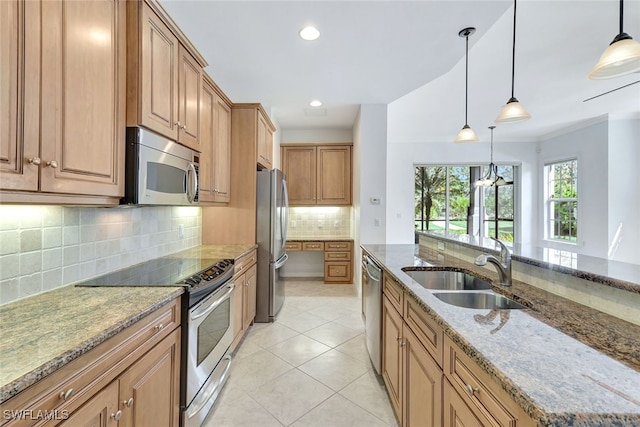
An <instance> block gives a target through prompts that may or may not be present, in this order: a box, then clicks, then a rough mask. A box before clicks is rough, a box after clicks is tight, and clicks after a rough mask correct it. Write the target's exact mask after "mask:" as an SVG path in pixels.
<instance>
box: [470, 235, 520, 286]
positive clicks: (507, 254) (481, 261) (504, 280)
mask: <svg viewBox="0 0 640 427" xmlns="http://www.w3.org/2000/svg"><path fill="white" fill-rule="evenodd" d="M491 239H492V240H495V241H496V242H497V243H498V245H500V259H498V258H496V257H495V256H493V255H489V254H482V255H480V256H479V257H478V258H476V262H475V264H476V265H478V266H485V265H487V262H490V263H491V264H494V265H495V266H496V268H497V270H498V276H499V280H500V284H501V285H502V286H511V251H509V248H507V247H506V246H505V244H504V243H502V242H501V241H500V240H497V239H494V238H493V237H492V238H491Z"/></svg>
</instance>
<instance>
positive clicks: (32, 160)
mask: <svg viewBox="0 0 640 427" xmlns="http://www.w3.org/2000/svg"><path fill="white" fill-rule="evenodd" d="M41 162H42V160H41V159H40V157H32V158H30V159H29V163H31V164H32V165H36V166H38V165H39V164H40V163H41Z"/></svg>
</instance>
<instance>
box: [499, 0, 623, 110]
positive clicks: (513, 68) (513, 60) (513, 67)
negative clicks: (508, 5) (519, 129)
mask: <svg viewBox="0 0 640 427" xmlns="http://www.w3.org/2000/svg"><path fill="white" fill-rule="evenodd" d="M620 1H622V0H620ZM516 2H517V0H513V44H512V51H511V99H513V94H514V85H515V75H516Z"/></svg>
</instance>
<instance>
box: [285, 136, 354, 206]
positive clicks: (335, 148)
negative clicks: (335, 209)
mask: <svg viewBox="0 0 640 427" xmlns="http://www.w3.org/2000/svg"><path fill="white" fill-rule="evenodd" d="M281 158H282V170H283V171H284V173H285V174H286V176H287V186H288V189H289V205H290V206H310V205H329V206H341V205H351V193H352V182H351V181H352V176H351V145H311V144H297V145H289V144H287V145H282V146H281Z"/></svg>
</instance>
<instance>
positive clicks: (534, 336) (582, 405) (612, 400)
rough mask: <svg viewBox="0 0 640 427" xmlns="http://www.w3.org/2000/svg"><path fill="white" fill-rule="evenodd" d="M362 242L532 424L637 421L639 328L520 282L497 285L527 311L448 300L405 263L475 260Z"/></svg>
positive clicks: (459, 263) (449, 264)
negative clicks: (410, 272)
mask: <svg viewBox="0 0 640 427" xmlns="http://www.w3.org/2000/svg"><path fill="white" fill-rule="evenodd" d="M363 248H364V249H365V250H366V251H367V252H368V253H369V254H370V255H372V256H373V258H374V259H375V260H377V261H378V262H379V263H380V264H381V265H382V266H383V267H384V268H385V269H386V270H387V271H388V272H389V273H391V274H392V275H393V276H394V277H395V278H396V279H397V280H398V281H399V282H400V283H402V284H403V285H404V287H405V289H406V290H407V291H408V293H409V294H411V295H412V296H413V297H414V298H415V299H416V300H417V301H418V302H419V303H420V304H421V305H422V307H423V308H424V309H425V310H426V311H427V313H428V314H429V315H431V316H432V317H433V319H434V320H435V321H436V322H437V323H438V324H439V325H440V326H441V327H442V328H443V330H444V333H445V334H447V335H448V336H449V337H451V339H452V340H453V341H454V342H455V343H456V344H458V345H459V346H460V347H461V348H462V349H463V351H464V352H465V353H466V354H467V355H469V356H470V357H471V358H472V359H473V360H474V361H475V362H477V363H478V365H479V366H480V367H481V368H482V369H483V370H484V371H485V372H487V373H488V374H489V375H490V376H491V377H492V378H493V379H494V380H495V381H496V383H497V384H499V386H501V387H502V388H503V389H504V390H505V391H506V392H507V393H509V395H510V396H511V397H512V398H513V399H514V401H515V402H516V403H518V404H519V405H520V406H521V407H522V408H523V409H524V410H525V411H526V412H527V413H528V414H529V415H530V416H531V417H532V418H533V419H534V420H535V421H536V422H537V423H539V424H541V425H544V426H567V425H571V426H607V425H612V426H625V427H630V426H640V345H639V343H640V326H637V325H633V324H631V323H628V322H625V321H623V320H620V319H617V318H615V317H612V316H609V315H606V314H604V313H601V312H599V311H597V310H594V309H590V308H588V307H585V306H582V305H579V304H576V303H574V302H572V301H569V300H566V299H564V298H561V297H558V296H556V295H553V294H550V293H547V292H545V291H542V290H540V289H537V288H533V287H532V286H529V285H526V284H524V283H520V282H517V281H514V285H513V287H512V288H511V289H509V290H508V291H507V292H504V291H503V289H497V290H498V291H500V292H501V293H506V294H507V295H508V296H510V297H512V298H514V299H516V300H518V301H520V302H523V303H525V304H526V305H528V306H531V307H532V309H529V310H500V311H497V312H491V311H490V310H476V309H468V308H461V307H457V306H453V305H450V304H447V303H444V302H442V301H440V300H439V299H437V298H436V297H435V296H434V295H433V294H432V293H431V291H429V290H427V289H425V288H424V287H422V286H421V285H420V284H418V283H417V282H415V281H414V280H413V279H411V277H409V276H408V275H407V274H405V273H404V272H403V271H402V267H406V266H414V267H417V268H421V267H424V268H433V267H438V266H439V267H442V266H447V267H457V268H462V269H469V270H473V265H472V264H468V263H464V262H462V261H460V260H455V261H453V260H452V259H451V258H448V257H446V256H445V257H444V259H443V258H442V257H441V254H440V257H434V259H433V260H431V259H426V260H425V259H421V258H419V257H418V256H417V246H416V245H363ZM479 316H482V318H481V317H479ZM483 319H486V321H479V320H483Z"/></svg>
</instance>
